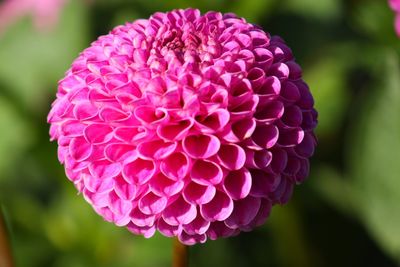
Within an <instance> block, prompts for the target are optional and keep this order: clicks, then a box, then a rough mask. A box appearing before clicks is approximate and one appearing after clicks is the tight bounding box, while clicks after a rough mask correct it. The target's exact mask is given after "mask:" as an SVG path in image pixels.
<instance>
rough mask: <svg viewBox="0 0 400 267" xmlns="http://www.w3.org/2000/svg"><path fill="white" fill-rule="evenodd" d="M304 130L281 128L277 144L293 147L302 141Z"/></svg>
mask: <svg viewBox="0 0 400 267" xmlns="http://www.w3.org/2000/svg"><path fill="white" fill-rule="evenodd" d="M303 138H304V131H303V130H302V129H301V128H295V129H288V130H284V129H282V130H281V131H280V132H279V139H278V144H279V145H280V146H282V147H294V146H296V145H298V144H300V143H301V141H303Z"/></svg>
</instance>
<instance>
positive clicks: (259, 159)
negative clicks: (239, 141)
mask: <svg viewBox="0 0 400 267" xmlns="http://www.w3.org/2000/svg"><path fill="white" fill-rule="evenodd" d="M271 161H272V153H271V152H270V151H268V150H267V149H263V150H246V166H248V167H249V168H253V169H264V168H266V167H268V166H269V164H270V163H271Z"/></svg>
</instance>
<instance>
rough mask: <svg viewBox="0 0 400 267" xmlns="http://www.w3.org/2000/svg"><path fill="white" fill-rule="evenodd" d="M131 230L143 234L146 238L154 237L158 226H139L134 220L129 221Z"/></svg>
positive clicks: (128, 227)
mask: <svg viewBox="0 0 400 267" xmlns="http://www.w3.org/2000/svg"><path fill="white" fill-rule="evenodd" d="M126 228H127V229H128V230H129V231H130V232H132V233H134V234H136V235H143V236H144V237H145V238H150V237H152V236H153V235H154V234H155V232H156V227H155V226H154V225H153V226H141V227H139V226H137V225H135V224H134V223H133V222H131V223H129V224H128V225H127V227H126Z"/></svg>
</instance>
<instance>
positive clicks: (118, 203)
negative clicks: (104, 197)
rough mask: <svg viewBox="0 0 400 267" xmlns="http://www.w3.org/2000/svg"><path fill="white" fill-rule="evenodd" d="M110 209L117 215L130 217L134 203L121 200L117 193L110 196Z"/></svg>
mask: <svg viewBox="0 0 400 267" xmlns="http://www.w3.org/2000/svg"><path fill="white" fill-rule="evenodd" d="M108 197H109V208H110V210H111V211H112V212H114V213H115V214H116V215H122V216H123V217H125V216H128V215H129V213H130V212H131V210H132V202H131V201H129V200H124V199H121V198H119V196H118V195H117V194H116V193H115V192H111V193H109V194H108Z"/></svg>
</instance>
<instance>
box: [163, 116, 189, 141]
mask: <svg viewBox="0 0 400 267" xmlns="http://www.w3.org/2000/svg"><path fill="white" fill-rule="evenodd" d="M192 125H193V121H192V120H182V121H180V122H177V123H175V124H173V123H168V124H161V125H159V126H158V128H157V134H158V136H159V137H161V138H163V139H165V140H168V141H175V140H181V139H182V138H184V137H185V136H186V135H187V133H188V131H189V130H190V128H191V127H192Z"/></svg>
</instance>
